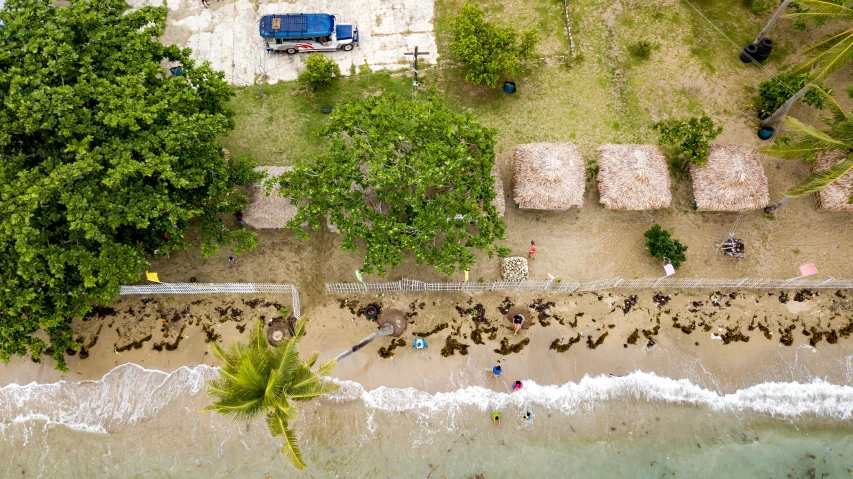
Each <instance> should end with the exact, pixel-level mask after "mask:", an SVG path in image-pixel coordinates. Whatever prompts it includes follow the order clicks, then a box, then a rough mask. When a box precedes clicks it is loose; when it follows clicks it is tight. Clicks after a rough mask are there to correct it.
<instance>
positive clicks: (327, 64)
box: [299, 54, 341, 90]
mask: <svg viewBox="0 0 853 479" xmlns="http://www.w3.org/2000/svg"><path fill="white" fill-rule="evenodd" d="M340 76H341V68H340V67H339V66H338V64H337V63H336V62H335V61H334V60H332V59H331V58H330V57H327V56H326V55H321V54H313V55H308V58H306V59H305V69H304V70H302V72H301V73H299V82H301V83H305V84H306V85H308V86H310V87H311V88H312V89H314V90H316V89H318V88H322V87H325V86H328V85H330V84H331V83H332V80H334V79H335V78H338V77H340Z"/></svg>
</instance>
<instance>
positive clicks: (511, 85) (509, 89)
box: [504, 81, 515, 94]
mask: <svg viewBox="0 0 853 479" xmlns="http://www.w3.org/2000/svg"><path fill="white" fill-rule="evenodd" d="M504 93H508V94H512V93H515V82H511V81H505V82H504Z"/></svg>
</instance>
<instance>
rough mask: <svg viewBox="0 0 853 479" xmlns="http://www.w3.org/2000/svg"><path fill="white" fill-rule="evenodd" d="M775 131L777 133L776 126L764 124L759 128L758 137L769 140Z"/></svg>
mask: <svg viewBox="0 0 853 479" xmlns="http://www.w3.org/2000/svg"><path fill="white" fill-rule="evenodd" d="M773 133H776V128H773V127H772V126H762V127H761V128H759V129H758V137H759V138H761V139H762V140H769V139H770V137H772V136H773Z"/></svg>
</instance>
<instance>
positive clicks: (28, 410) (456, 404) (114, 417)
mask: <svg viewBox="0 0 853 479" xmlns="http://www.w3.org/2000/svg"><path fill="white" fill-rule="evenodd" d="M215 374H216V369H215V368H212V367H209V366H204V365H201V366H197V367H195V368H188V367H182V368H180V369H178V370H176V371H174V372H172V373H165V372H163V371H157V370H151V369H145V368H143V367H141V366H138V365H136V364H125V365H122V366H118V367H116V368H115V369H113V370H112V371H110V372H109V373H107V374H106V375H105V376H104V377H103V378H102V379H99V380H94V381H81V382H66V381H59V382H56V383H50V384H38V383H30V384H26V385H17V384H11V385H8V386H5V387H3V388H0V429H4V428H6V427H9V426H10V425H12V424H20V423H29V422H44V423H46V424H51V425H63V426H65V427H69V428H73V429H77V430H82V431H90V432H100V433H106V432H109V431H111V430H115V429H118V428H120V427H123V426H126V425H131V424H133V423H135V422H137V421H141V420H146V419H149V418H152V417H154V416H156V415H157V413H158V412H159V411H161V410H162V409H163V408H164V407H167V406H168V405H169V404H171V403H172V402H174V401H176V400H180V398H183V397H185V396H186V395H191V396H194V395H197V394H199V393H202V394H203V391H204V382H205V380H206V379H209V378H211V377H214V376H215ZM334 381H336V382H337V383H338V384H340V386H341V387H340V389H339V390H338V391H337V392H335V393H333V394H332V395H330V396H329V397H328V398H327V399H324V401H332V402H353V401H363V403H364V406H365V407H366V408H368V409H373V410H386V411H399V412H404V411H412V412H423V413H429V412H433V411H439V410H440V411H442V412H444V413H447V414H449V415H451V416H453V415H455V414H458V413H464V412H465V411H470V410H471V409H478V410H480V411H486V410H493V409H499V408H505V407H518V408H522V407H528V406H537V407H541V408H547V409H550V410H552V411H559V412H562V413H564V414H581V413H584V412H588V411H591V410H593V409H595V407H596V406H597V405H599V404H602V403H604V402H607V401H615V400H626V399H628V400H637V401H645V402H664V403H669V404H674V405H690V406H700V407H707V408H709V409H712V410H716V411H721V412H733V413H735V412H741V413H742V412H751V413H757V414H764V415H769V416H771V417H776V418H785V419H787V418H797V417H825V418H837V419H850V418H853V387H850V386H842V385H836V384H830V383H827V382H824V381H820V380H815V381H813V382H811V383H797V382H784V383H783V382H768V383H762V384H757V385H755V386H751V387H748V388H745V389H741V390H738V391H735V392H733V393H728V394H722V393H719V392H716V391H712V390H709V389H705V388H702V387H700V386H697V385H695V384H693V383H691V382H690V381H689V380H686V379H678V380H676V379H671V378H666V377H661V376H658V375H656V374H654V373H646V372H641V371H637V372H633V373H631V374H628V375H625V376H620V377H613V376H604V375H602V376H596V377H589V376H586V377H584V378H583V379H581V380H580V381H579V382H577V383H575V382H569V383H566V384H563V385H539V384H536V383H535V382H534V381H524V389H523V390H522V391H520V392H515V393H506V392H498V391H493V390H491V389H487V388H484V387H481V386H468V387H463V388H460V389H457V390H454V391H449V392H438V393H428V392H425V391H421V390H418V389H415V388H388V387H380V388H377V389H374V390H371V391H367V390H365V389H364V388H363V387H362V386H361V385H360V384H359V383H356V382H352V381H339V380H334Z"/></svg>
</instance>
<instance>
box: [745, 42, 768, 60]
mask: <svg viewBox="0 0 853 479" xmlns="http://www.w3.org/2000/svg"><path fill="white" fill-rule="evenodd" d="M765 58H766V57H765ZM753 59H755V60H758V45H756V44H755V43H750V44H749V45H747V46H745V47H743V51H742V52H740V61H742V62H744V63H750V62H751V61H752V60H753Z"/></svg>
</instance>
